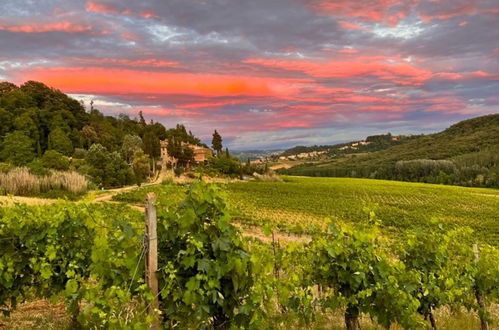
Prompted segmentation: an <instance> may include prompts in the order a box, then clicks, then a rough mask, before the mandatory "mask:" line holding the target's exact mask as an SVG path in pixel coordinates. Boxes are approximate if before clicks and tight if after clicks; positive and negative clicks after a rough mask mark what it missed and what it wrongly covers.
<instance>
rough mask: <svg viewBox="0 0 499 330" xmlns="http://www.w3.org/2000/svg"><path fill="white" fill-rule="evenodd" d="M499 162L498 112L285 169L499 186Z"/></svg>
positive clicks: (311, 173)
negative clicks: (380, 147) (385, 145)
mask: <svg viewBox="0 0 499 330" xmlns="http://www.w3.org/2000/svg"><path fill="white" fill-rule="evenodd" d="M498 166H499V114H493V115H487V116H482V117H477V118H473V119H469V120H465V121H462V122H459V123H457V124H455V125H452V126H451V127H449V128H448V129H446V130H444V131H442V132H439V133H435V134H429V135H421V136H416V137H414V138H412V139H409V140H407V141H406V142H404V143H401V144H397V145H393V146H389V147H388V148H386V149H383V150H378V151H373V152H366V153H352V154H349V155H339V156H333V157H330V158H328V159H326V160H322V161H319V162H310V163H305V164H302V165H299V166H295V167H292V168H290V169H285V170H280V172H281V173H285V174H289V175H303V176H348V177H371V178H378V179H398V180H405V181H422V182H435V183H451V184H460V185H486V186H498V185H499V182H498V181H499V179H498V177H499V174H498ZM406 172H411V173H410V174H407V173H406ZM418 173H419V175H417V174H418ZM415 174H416V175H415ZM439 180H440V181H439Z"/></svg>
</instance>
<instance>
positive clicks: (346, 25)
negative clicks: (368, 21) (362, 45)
mask: <svg viewBox="0 0 499 330" xmlns="http://www.w3.org/2000/svg"><path fill="white" fill-rule="evenodd" d="M338 24H339V25H340V26H341V27H342V28H344V29H347V30H362V31H371V29H369V28H367V27H365V26H362V25H358V24H355V23H351V22H347V21H338Z"/></svg>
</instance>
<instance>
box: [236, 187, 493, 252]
mask: <svg viewBox="0 0 499 330" xmlns="http://www.w3.org/2000/svg"><path fill="white" fill-rule="evenodd" d="M227 190H228V195H229V199H230V201H231V205H232V212H233V214H234V216H235V218H236V219H237V220H239V221H242V222H246V223H248V224H252V225H264V224H268V223H271V224H273V225H275V226H276V227H277V228H279V229H280V230H283V231H288V232H292V233H295V234H300V233H311V232H314V231H317V230H321V229H322V228H324V226H325V222H324V218H325V217H329V218H331V219H332V220H335V221H340V222H349V223H357V222H361V221H364V220H365V219H367V217H368V213H369V212H370V211H374V213H375V214H376V217H377V218H378V220H379V221H380V222H381V224H382V226H383V227H384V228H385V229H386V230H388V231H390V232H394V233H399V232H401V231H403V230H405V229H409V228H416V227H426V228H431V227H432V226H436V225H438V224H439V223H440V224H442V225H443V226H444V227H449V228H450V227H456V226H469V227H471V228H472V229H474V230H475V231H476V238H477V240H480V241H486V242H488V243H493V244H497V243H498V242H499V191H497V190H494V189H474V188H463V187H453V186H443V185H431V184H419V183H407V182H396V181H382V180H369V179H351V178H298V177H286V178H285V180H284V182H241V183H232V184H229V185H228V186H227Z"/></svg>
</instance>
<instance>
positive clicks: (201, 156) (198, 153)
mask: <svg viewBox="0 0 499 330" xmlns="http://www.w3.org/2000/svg"><path fill="white" fill-rule="evenodd" d="M160 144H161V160H162V161H163V164H165V165H166V164H175V163H177V160H176V159H175V158H174V157H172V156H171V155H169V154H168V141H167V140H163V141H161V143H160ZM182 146H184V147H185V146H187V147H189V148H191V149H192V151H193V152H194V162H195V163H197V164H199V163H204V162H207V161H208V158H209V157H211V156H212V155H213V152H212V151H211V149H210V148H205V147H203V146H198V145H195V144H190V143H186V142H182Z"/></svg>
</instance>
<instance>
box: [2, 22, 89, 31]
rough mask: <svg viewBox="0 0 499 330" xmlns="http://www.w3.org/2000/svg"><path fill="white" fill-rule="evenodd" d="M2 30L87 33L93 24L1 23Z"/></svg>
mask: <svg viewBox="0 0 499 330" xmlns="http://www.w3.org/2000/svg"><path fill="white" fill-rule="evenodd" d="M0 30H4V31H9V32H15V33H46V32H66V33H85V32H92V31H93V30H92V26H90V25H81V24H74V23H71V22H68V21H63V22H54V23H46V24H37V23H32V24H21V25H6V24H0Z"/></svg>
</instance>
